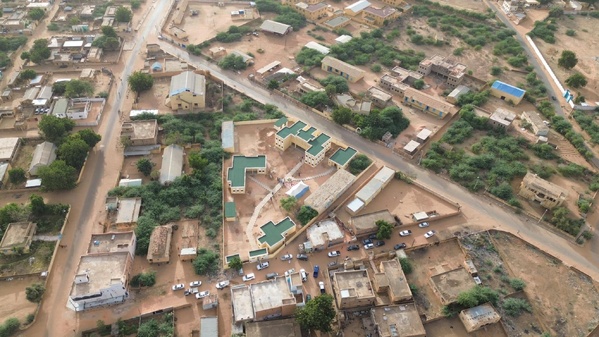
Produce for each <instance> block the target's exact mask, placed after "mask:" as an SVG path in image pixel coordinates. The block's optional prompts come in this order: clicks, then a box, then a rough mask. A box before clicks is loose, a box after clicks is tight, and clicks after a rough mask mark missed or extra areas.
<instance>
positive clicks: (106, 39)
mask: <svg viewBox="0 0 599 337" xmlns="http://www.w3.org/2000/svg"><path fill="white" fill-rule="evenodd" d="M120 44H121V43H120V42H119V37H118V35H117V34H116V31H115V30H114V28H112V27H111V26H102V35H101V36H100V37H97V38H96V39H94V42H92V46H94V47H98V48H101V49H104V50H117V49H119V46H120Z"/></svg>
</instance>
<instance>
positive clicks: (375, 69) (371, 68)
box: [370, 63, 383, 73]
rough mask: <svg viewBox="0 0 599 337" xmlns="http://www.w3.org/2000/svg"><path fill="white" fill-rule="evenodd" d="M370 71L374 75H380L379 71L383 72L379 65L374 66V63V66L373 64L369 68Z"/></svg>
mask: <svg viewBox="0 0 599 337" xmlns="http://www.w3.org/2000/svg"><path fill="white" fill-rule="evenodd" d="M370 70H372V72H375V73H380V72H381V70H383V68H382V67H381V65H380V64H376V63H375V64H373V65H371V66H370Z"/></svg>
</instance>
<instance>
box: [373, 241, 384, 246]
mask: <svg viewBox="0 0 599 337" xmlns="http://www.w3.org/2000/svg"><path fill="white" fill-rule="evenodd" d="M374 245H375V246H376V247H380V246H384V245H385V241H383V240H379V241H377V242H376V243H375V244H374Z"/></svg>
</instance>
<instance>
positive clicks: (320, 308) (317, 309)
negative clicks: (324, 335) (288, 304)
mask: <svg viewBox="0 0 599 337" xmlns="http://www.w3.org/2000/svg"><path fill="white" fill-rule="evenodd" d="M335 316H336V314H335V308H333V296H331V295H329V294H322V295H319V296H316V297H314V298H313V299H312V300H311V301H310V302H308V303H306V305H305V306H304V307H300V308H298V309H297V310H296V312H295V319H296V320H297V321H298V322H299V324H300V325H301V327H302V328H304V329H308V330H316V331H322V332H331V331H332V328H331V323H332V322H333V320H334V319H335Z"/></svg>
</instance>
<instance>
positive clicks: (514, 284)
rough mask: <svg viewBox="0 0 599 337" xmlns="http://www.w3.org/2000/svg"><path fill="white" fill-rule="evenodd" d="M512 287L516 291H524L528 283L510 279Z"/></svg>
mask: <svg viewBox="0 0 599 337" xmlns="http://www.w3.org/2000/svg"><path fill="white" fill-rule="evenodd" d="M510 286H511V287H512V288H514V290H516V291H520V290H523V289H524V288H525V287H526V283H525V282H524V281H522V279H519V278H513V279H510Z"/></svg>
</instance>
